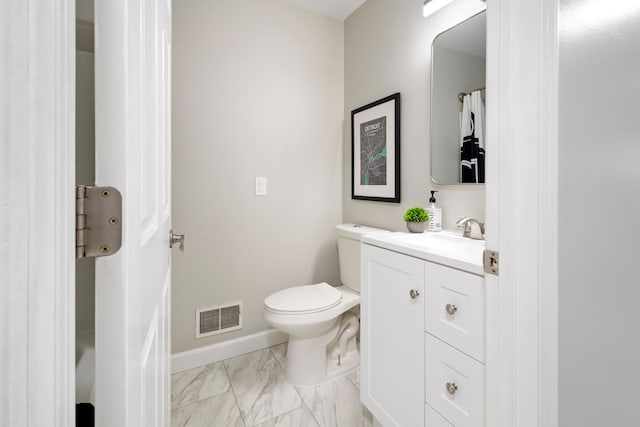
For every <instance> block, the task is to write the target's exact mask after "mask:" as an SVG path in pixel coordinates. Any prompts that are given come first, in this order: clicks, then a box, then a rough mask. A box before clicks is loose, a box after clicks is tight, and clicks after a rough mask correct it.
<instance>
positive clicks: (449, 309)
mask: <svg viewBox="0 0 640 427" xmlns="http://www.w3.org/2000/svg"><path fill="white" fill-rule="evenodd" d="M444 309H445V310H447V314H449V315H451V316H453V315H454V314H456V311H458V307H456V306H455V305H454V304H447V305H445V306H444Z"/></svg>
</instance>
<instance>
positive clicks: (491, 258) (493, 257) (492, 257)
mask: <svg viewBox="0 0 640 427" xmlns="http://www.w3.org/2000/svg"><path fill="white" fill-rule="evenodd" d="M483 264H484V272H485V273H487V274H494V275H496V276H498V272H499V269H498V267H499V264H500V254H499V253H498V252H496V251H492V250H489V249H486V250H485V251H484V253H483Z"/></svg>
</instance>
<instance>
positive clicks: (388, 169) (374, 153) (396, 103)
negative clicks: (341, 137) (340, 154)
mask: <svg viewBox="0 0 640 427" xmlns="http://www.w3.org/2000/svg"><path fill="white" fill-rule="evenodd" d="M351 198H352V199H359V200H374V201H378V202H393V203H400V94H399V93H394V94H393V95H390V96H387V97H386V98H382V99H379V100H377V101H375V102H372V103H371V104H367V105H365V106H364V107H360V108H357V109H355V110H353V111H352V112H351Z"/></svg>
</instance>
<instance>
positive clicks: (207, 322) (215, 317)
mask: <svg viewBox="0 0 640 427" xmlns="http://www.w3.org/2000/svg"><path fill="white" fill-rule="evenodd" d="M241 328H242V304H241V303H237V304H233V305H228V306H224V307H214V308H205V309H200V310H196V338H203V337H208V336H210V335H217V334H222V333H225V332H230V331H235V330H237V329H241Z"/></svg>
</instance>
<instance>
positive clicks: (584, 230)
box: [558, 0, 640, 427]
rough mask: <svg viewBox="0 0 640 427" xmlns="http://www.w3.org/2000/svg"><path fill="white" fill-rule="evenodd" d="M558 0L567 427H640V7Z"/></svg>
mask: <svg viewBox="0 0 640 427" xmlns="http://www.w3.org/2000/svg"><path fill="white" fill-rule="evenodd" d="M597 3H598V2H590V1H586V0H561V2H560V4H561V15H560V16H561V20H560V22H561V32H560V86H559V89H560V115H559V119H560V120H559V124H560V170H559V172H560V188H559V190H560V199H559V218H560V220H559V227H558V229H559V313H558V314H559V393H558V395H559V425H560V426H562V427H564V426H581V427H599V426H605V425H606V426H614V425H616V426H623V425H624V426H632V425H633V426H637V425H640V405H638V396H639V392H638V390H639V388H640V362H639V361H640V340H639V339H638V336H639V334H638V329H637V328H638V325H640V310H638V304H639V302H640V286H639V285H640V280H639V279H638V260H639V259H640V257H639V254H640V251H639V249H638V248H639V246H638V242H640V227H638V224H637V222H638V219H639V218H640V167H638V159H640V143H639V142H638V118H639V117H640V103H639V102H638V99H639V98H640V81H639V80H638V76H639V75H640V56H638V54H637V53H638V46H639V44H640V6H639V5H638V4H637V3H636V2H625V1H616V2H608V3H607V4H606V7H605V8H597V7H594V6H596V5H597Z"/></svg>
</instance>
